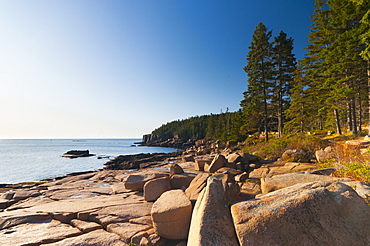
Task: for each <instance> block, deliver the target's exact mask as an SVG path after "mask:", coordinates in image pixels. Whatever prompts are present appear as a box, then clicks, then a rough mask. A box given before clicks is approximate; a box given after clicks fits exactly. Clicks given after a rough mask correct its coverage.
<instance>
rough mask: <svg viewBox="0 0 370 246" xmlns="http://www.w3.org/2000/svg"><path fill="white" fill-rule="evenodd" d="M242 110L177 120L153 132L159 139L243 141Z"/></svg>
mask: <svg viewBox="0 0 370 246" xmlns="http://www.w3.org/2000/svg"><path fill="white" fill-rule="evenodd" d="M242 116H243V114H242V111H241V110H239V111H237V112H226V113H221V114H210V115H203V116H195V117H190V118H188V119H185V120H176V121H172V122H169V123H167V124H164V125H162V126H161V127H159V128H157V129H155V130H154V131H153V132H152V134H154V135H156V136H157V139H159V140H162V141H164V140H167V139H170V138H179V139H182V140H185V141H186V140H188V139H191V140H197V139H215V140H216V139H217V140H220V141H227V140H234V141H243V140H244V137H243V135H242V134H241V133H240V129H241V126H242V124H243V119H242Z"/></svg>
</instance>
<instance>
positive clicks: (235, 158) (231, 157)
mask: <svg viewBox="0 0 370 246" xmlns="http://www.w3.org/2000/svg"><path fill="white" fill-rule="evenodd" d="M226 159H227V162H231V163H235V164H236V163H237V162H244V158H243V157H242V156H241V155H239V154H238V153H235V152H234V153H231V154H229V155H227V156H226Z"/></svg>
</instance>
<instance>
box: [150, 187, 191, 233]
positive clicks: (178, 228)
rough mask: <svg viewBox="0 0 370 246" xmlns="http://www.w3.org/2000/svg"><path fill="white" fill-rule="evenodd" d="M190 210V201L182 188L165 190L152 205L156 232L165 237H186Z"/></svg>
mask: <svg viewBox="0 0 370 246" xmlns="http://www.w3.org/2000/svg"><path fill="white" fill-rule="evenodd" d="M191 212H192V205H191V202H190V200H189V198H188V197H187V196H186V195H185V193H184V192H183V191H182V190H170V191H166V192H165V193H163V194H162V195H161V197H159V198H158V200H157V201H156V202H155V203H154V204H153V207H152V219H153V225H154V229H155V230H156V233H157V234H158V235H160V236H162V237H164V238H167V239H185V238H187V236H188V232H189V226H190V219H191Z"/></svg>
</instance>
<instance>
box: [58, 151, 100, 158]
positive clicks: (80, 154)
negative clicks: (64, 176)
mask: <svg viewBox="0 0 370 246" xmlns="http://www.w3.org/2000/svg"><path fill="white" fill-rule="evenodd" d="M94 155H95V154H90V152H89V150H70V151H67V152H66V153H64V154H63V155H62V157H66V158H70V159H73V158H78V157H88V156H94Z"/></svg>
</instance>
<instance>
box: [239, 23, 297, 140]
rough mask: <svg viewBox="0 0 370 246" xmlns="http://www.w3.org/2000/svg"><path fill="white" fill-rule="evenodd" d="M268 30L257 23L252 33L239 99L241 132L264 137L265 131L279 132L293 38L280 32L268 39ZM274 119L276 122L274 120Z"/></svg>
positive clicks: (288, 85) (287, 99)
mask: <svg viewBox="0 0 370 246" xmlns="http://www.w3.org/2000/svg"><path fill="white" fill-rule="evenodd" d="M271 37H272V31H268V29H267V27H266V26H265V25H264V24H263V23H259V24H258V26H257V27H256V29H255V31H254V33H253V35H252V43H251V44H250V46H249V52H248V55H247V58H246V60H247V65H246V66H245V67H244V71H245V72H246V73H247V76H248V87H247V91H245V92H244V93H243V94H244V99H243V100H242V101H241V102H240V106H241V107H242V108H243V113H244V126H243V127H242V129H243V131H244V132H245V133H254V132H262V131H263V132H264V135H265V141H268V136H269V131H271V130H273V129H277V131H278V134H279V136H281V134H282V129H283V125H284V120H285V117H284V110H285V109H286V108H287V106H288V105H289V102H290V89H291V82H292V80H293V73H294V70H295V65H296V62H295V57H294V54H293V53H292V50H293V39H292V38H287V35H286V33H284V32H283V31H281V32H280V34H279V36H278V37H274V40H273V42H270V39H271ZM276 121H277V123H276Z"/></svg>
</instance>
